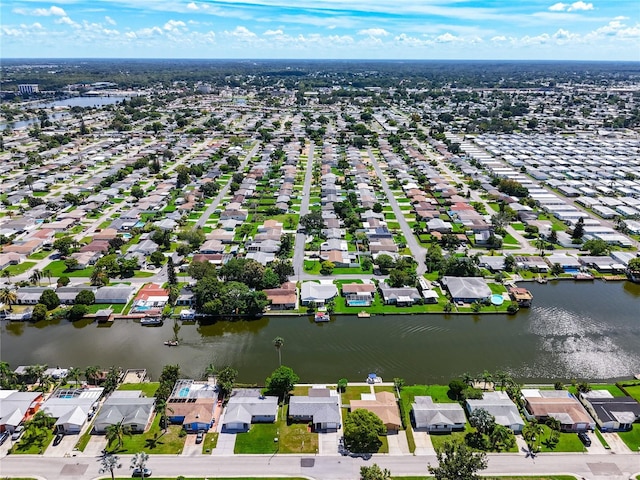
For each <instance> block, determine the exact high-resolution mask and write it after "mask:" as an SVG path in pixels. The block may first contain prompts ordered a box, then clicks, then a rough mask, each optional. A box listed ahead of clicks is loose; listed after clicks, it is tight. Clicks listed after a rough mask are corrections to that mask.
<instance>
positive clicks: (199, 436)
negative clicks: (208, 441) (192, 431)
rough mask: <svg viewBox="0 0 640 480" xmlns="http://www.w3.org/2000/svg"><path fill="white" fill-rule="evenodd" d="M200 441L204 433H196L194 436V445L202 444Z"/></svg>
mask: <svg viewBox="0 0 640 480" xmlns="http://www.w3.org/2000/svg"><path fill="white" fill-rule="evenodd" d="M202 440H204V433H202V432H198V434H197V435H196V443H202Z"/></svg>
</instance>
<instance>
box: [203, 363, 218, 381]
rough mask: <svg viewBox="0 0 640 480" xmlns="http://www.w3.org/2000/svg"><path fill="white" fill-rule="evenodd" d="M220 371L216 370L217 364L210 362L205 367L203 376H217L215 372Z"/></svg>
mask: <svg viewBox="0 0 640 480" xmlns="http://www.w3.org/2000/svg"><path fill="white" fill-rule="evenodd" d="M216 373H218V371H217V370H216V366H215V365H214V364H213V363H210V364H209V365H207V367H206V368H205V369H204V373H203V375H202V376H203V378H204V379H205V380H206V379H207V378H209V377H213V376H215V374H216Z"/></svg>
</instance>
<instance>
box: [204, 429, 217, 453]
mask: <svg viewBox="0 0 640 480" xmlns="http://www.w3.org/2000/svg"><path fill="white" fill-rule="evenodd" d="M217 444H218V432H211V433H207V434H206V435H205V436H204V441H203V442H202V453H210V452H211V451H212V450H213V449H214V448H216V445H217Z"/></svg>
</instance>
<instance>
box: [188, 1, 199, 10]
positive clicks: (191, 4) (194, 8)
mask: <svg viewBox="0 0 640 480" xmlns="http://www.w3.org/2000/svg"><path fill="white" fill-rule="evenodd" d="M187 10H199V8H198V5H196V4H195V3H193V2H191V3H189V4H187Z"/></svg>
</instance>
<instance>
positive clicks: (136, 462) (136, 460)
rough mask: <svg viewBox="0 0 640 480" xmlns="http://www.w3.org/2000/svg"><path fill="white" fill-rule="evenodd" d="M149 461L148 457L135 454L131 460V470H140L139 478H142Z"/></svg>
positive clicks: (142, 453)
mask: <svg viewBox="0 0 640 480" xmlns="http://www.w3.org/2000/svg"><path fill="white" fill-rule="evenodd" d="M148 461H149V455H147V454H146V453H144V452H138V453H136V454H135V455H134V456H133V458H132V459H131V468H137V469H139V470H140V476H141V477H142V478H144V470H145V467H146V465H147V462H148Z"/></svg>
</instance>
